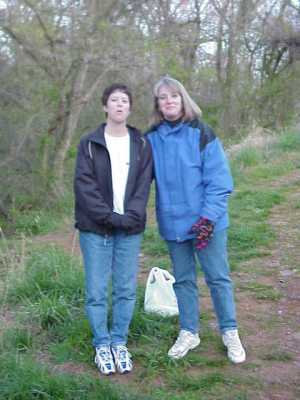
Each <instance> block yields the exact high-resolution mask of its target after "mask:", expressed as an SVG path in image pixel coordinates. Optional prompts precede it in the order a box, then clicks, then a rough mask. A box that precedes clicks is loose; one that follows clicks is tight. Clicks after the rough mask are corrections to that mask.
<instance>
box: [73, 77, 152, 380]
mask: <svg viewBox="0 0 300 400" xmlns="http://www.w3.org/2000/svg"><path fill="white" fill-rule="evenodd" d="M102 105H103V109H104V111H105V113H106V122H105V123H103V124H101V125H100V126H99V127H98V128H97V129H96V130H95V131H94V132H92V133H89V134H87V135H85V136H84V137H83V138H82V139H81V141H80V144H79V146H78V153H77V162H76V170H75V179H74V190H75V218H76V223H75V226H76V227H77V228H78V229H79V231H80V247H81V251H82V254H83V259H84V268H85V288H86V311H87V316H88V319H89V323H90V326H91V328H92V332H93V346H94V348H95V353H96V354H95V363H96V365H97V367H98V368H99V370H100V372H101V373H103V374H105V375H110V374H112V373H114V372H115V371H116V370H117V371H118V372H120V373H121V374H123V373H127V372H130V371H131V370H132V367H133V364H132V360H131V356H130V353H129V352H128V350H127V347H126V343H127V335H128V328H129V324H130V321H131V318H132V314H133V310H134V304H135V298H136V278H137V271H138V255H139V250H140V243H141V237H142V232H143V231H144V229H145V223H146V205H147V200H148V195H149V189H150V184H151V180H152V169H153V165H152V155H151V146H150V144H149V143H148V142H147V141H146V140H145V139H144V138H143V137H142V136H141V134H140V132H139V131H138V130H137V129H135V128H133V127H131V126H129V125H127V118H128V116H129V114H130V111H131V106H132V96H131V92H130V91H129V89H128V88H127V87H126V86H125V85H123V84H113V85H111V86H109V87H107V88H106V89H105V90H104V92H103V95H102ZM110 279H111V280H112V321H111V324H110V327H109V326H108V292H109V290H108V289H109V281H110Z"/></svg>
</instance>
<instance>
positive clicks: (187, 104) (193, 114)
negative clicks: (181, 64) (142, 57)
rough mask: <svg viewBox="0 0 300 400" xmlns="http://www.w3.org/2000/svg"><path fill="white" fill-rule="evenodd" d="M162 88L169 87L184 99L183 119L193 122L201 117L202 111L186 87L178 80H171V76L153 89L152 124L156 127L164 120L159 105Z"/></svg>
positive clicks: (159, 82)
mask: <svg viewBox="0 0 300 400" xmlns="http://www.w3.org/2000/svg"><path fill="white" fill-rule="evenodd" d="M161 86H168V87H169V88H171V89H173V90H174V91H176V92H178V93H179V94H180V96H181V99H182V108H183V116H182V119H183V120H184V121H192V120H193V119H195V118H198V117H201V115H202V111H201V110H200V108H199V107H198V106H197V104H196V103H195V102H194V100H193V99H192V98H191V97H190V95H189V94H188V92H187V91H186V89H185V87H184V86H183V85H182V84H181V83H180V82H179V81H177V80H176V79H174V78H171V77H169V76H164V77H163V78H161V79H160V80H159V81H158V82H157V83H156V84H155V85H154V88H153V94H154V107H153V114H152V123H153V124H154V125H155V124H159V123H160V122H161V121H163V119H164V117H163V115H162V113H161V111H160V110H159V105H158V94H159V89H160V88H161Z"/></svg>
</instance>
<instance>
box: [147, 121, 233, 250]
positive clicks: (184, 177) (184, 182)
mask: <svg viewBox="0 0 300 400" xmlns="http://www.w3.org/2000/svg"><path fill="white" fill-rule="evenodd" d="M147 137H148V139H149V141H150V143H151V146H152V152H153V158H154V175H155V182H156V214H157V221H158V225H159V231H160V234H161V236H162V237H163V238H164V239H166V240H176V241H178V242H182V241H185V240H187V239H192V238H193V237H194V235H193V234H190V233H189V230H190V229H191V226H192V225H193V224H194V223H195V222H196V221H197V220H198V219H199V218H200V217H206V218H208V219H209V220H211V221H213V222H214V223H215V231H218V230H221V229H224V228H227V227H228V225H229V219H228V196H229V195H230V193H231V192H232V190H233V181H232V176H231V173H230V168H229V165H228V161H227V159H226V156H225V153H224V150H223V147H222V144H221V142H220V140H219V139H218V138H217V137H216V136H215V134H214V132H213V131H212V129H211V128H209V127H208V126H207V125H206V124H203V123H202V122H200V121H199V120H193V121H191V122H180V123H179V124H177V125H175V126H171V125H170V124H168V123H167V122H162V123H161V124H160V125H158V126H155V127H152V128H151V129H150V131H149V132H148V134H147Z"/></svg>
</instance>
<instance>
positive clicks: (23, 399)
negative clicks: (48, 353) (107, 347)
mask: <svg viewBox="0 0 300 400" xmlns="http://www.w3.org/2000/svg"><path fill="white" fill-rule="evenodd" d="M0 381H1V385H0V398H1V399H6V400H32V399H38V400H46V399H47V400H142V399H143V400H147V399H148V398H149V397H147V396H145V395H144V394H143V393H142V394H134V393H132V391H131V390H129V389H128V388H126V389H124V388H120V387H118V386H117V385H113V384H111V383H110V382H108V381H105V380H103V379H101V380H100V379H95V378H94V377H89V376H88V375H87V374H85V375H84V376H83V375H79V374H78V375H73V376H71V375H68V374H60V375H58V374H55V373H51V372H50V371H49V369H48V368H46V367H45V366H41V365H40V364H37V363H36V362H35V361H34V360H32V359H31V358H29V357H20V356H14V357H8V356H7V354H3V355H2V356H1V357H0Z"/></svg>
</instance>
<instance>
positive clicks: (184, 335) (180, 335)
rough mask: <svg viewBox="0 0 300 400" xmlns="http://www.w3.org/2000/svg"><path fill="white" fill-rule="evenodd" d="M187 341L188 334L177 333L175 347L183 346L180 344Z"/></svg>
mask: <svg viewBox="0 0 300 400" xmlns="http://www.w3.org/2000/svg"><path fill="white" fill-rule="evenodd" d="M189 339H190V334H189V333H188V332H183V331H181V332H180V333H179V336H178V338H177V339H176V342H175V345H177V346H182V344H183V343H182V342H183V341H185V340H189Z"/></svg>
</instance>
